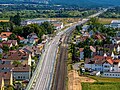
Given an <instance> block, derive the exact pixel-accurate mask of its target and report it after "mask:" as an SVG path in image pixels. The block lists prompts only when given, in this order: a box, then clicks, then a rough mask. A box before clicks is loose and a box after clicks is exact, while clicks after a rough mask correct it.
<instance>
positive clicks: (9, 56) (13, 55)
mask: <svg viewBox="0 0 120 90" xmlns="http://www.w3.org/2000/svg"><path fill="white" fill-rule="evenodd" d="M28 57H29V54H28V53H26V52H20V51H17V50H16V51H15V50H14V51H9V52H8V53H3V54H2V60H3V61H5V60H11V61H12V60H28Z"/></svg>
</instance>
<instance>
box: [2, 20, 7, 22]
mask: <svg viewBox="0 0 120 90" xmlns="http://www.w3.org/2000/svg"><path fill="white" fill-rule="evenodd" d="M0 22H9V20H0Z"/></svg>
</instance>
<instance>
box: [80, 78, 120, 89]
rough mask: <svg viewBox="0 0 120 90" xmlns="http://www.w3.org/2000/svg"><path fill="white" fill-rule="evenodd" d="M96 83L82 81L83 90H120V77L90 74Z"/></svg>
mask: <svg viewBox="0 0 120 90" xmlns="http://www.w3.org/2000/svg"><path fill="white" fill-rule="evenodd" d="M89 77H90V78H92V79H95V80H96V81H97V82H95V83H82V90H120V78H103V77H96V76H89Z"/></svg>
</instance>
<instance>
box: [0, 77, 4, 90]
mask: <svg viewBox="0 0 120 90" xmlns="http://www.w3.org/2000/svg"><path fill="white" fill-rule="evenodd" d="M0 90H4V79H3V77H1V78H0Z"/></svg>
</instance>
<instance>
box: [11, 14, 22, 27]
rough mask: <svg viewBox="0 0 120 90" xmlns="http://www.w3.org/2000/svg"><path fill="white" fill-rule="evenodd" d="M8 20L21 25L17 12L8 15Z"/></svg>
mask: <svg viewBox="0 0 120 90" xmlns="http://www.w3.org/2000/svg"><path fill="white" fill-rule="evenodd" d="M10 22H13V23H14V24H15V25H18V26H20V25H21V18H20V14H19V13H17V15H15V16H14V17H12V16H11V17H10Z"/></svg>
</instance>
